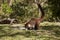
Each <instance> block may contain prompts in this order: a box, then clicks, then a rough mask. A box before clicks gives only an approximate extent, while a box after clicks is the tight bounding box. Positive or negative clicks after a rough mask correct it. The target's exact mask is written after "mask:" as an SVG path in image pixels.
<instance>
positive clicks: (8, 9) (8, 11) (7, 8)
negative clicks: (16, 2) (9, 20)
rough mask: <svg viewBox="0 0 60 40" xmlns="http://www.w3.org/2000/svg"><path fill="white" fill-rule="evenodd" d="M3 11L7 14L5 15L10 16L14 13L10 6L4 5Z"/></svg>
mask: <svg viewBox="0 0 60 40" xmlns="http://www.w3.org/2000/svg"><path fill="white" fill-rule="evenodd" d="M2 11H3V12H4V13H5V14H9V13H12V9H11V7H10V6H8V4H6V3H5V4H2Z"/></svg>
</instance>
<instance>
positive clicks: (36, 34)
mask: <svg viewBox="0 0 60 40" xmlns="http://www.w3.org/2000/svg"><path fill="white" fill-rule="evenodd" d="M41 25H42V24H41ZM44 25H45V23H44ZM0 40H60V26H54V25H52V24H51V25H49V24H47V26H41V27H40V30H19V29H12V28H10V26H7V25H6V26H5V25H4V26H0Z"/></svg>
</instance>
